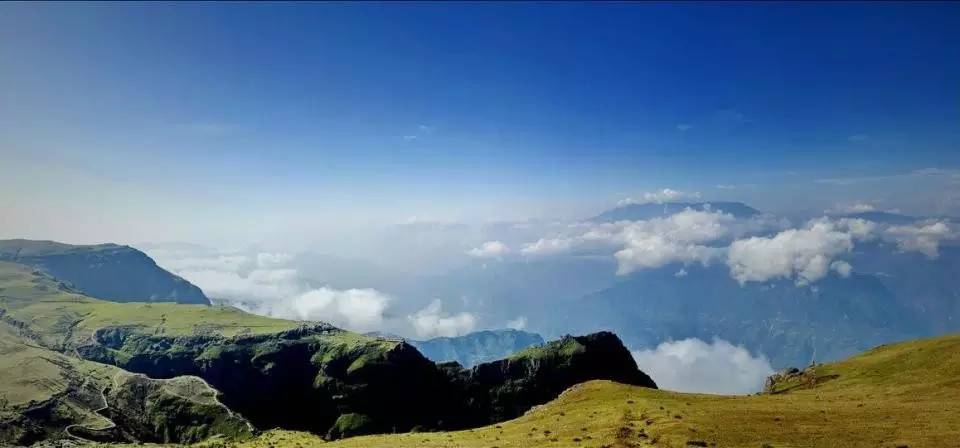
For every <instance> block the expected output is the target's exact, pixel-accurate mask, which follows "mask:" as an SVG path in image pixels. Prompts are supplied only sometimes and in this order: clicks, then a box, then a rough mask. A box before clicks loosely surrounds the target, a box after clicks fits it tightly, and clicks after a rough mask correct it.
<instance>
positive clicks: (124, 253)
mask: <svg viewBox="0 0 960 448" xmlns="http://www.w3.org/2000/svg"><path fill="white" fill-rule="evenodd" d="M0 261H10V262H15V263H20V264H24V265H29V266H33V267H35V268H37V269H41V270H43V271H45V272H47V273H49V274H50V275H52V276H54V277H56V278H57V279H58V280H62V281H64V282H68V283H70V284H71V285H72V286H73V287H75V288H76V289H78V290H80V291H82V292H83V293H84V294H87V295H90V296H92V297H97V298H101V299H104V300H111V301H115V302H177V303H196V304H209V303H210V301H209V300H208V299H207V297H206V296H205V295H204V294H203V291H201V290H200V288H198V287H196V286H194V285H193V284H191V283H190V282H188V281H186V280H184V279H182V278H180V277H178V276H176V275H174V274H172V273H170V272H168V271H166V270H164V269H163V268H161V267H159V266H157V264H156V263H155V262H154V261H153V260H152V259H151V258H150V257H148V256H147V255H146V254H144V253H143V252H141V251H139V250H137V249H134V248H132V247H129V246H120V245H116V244H97V245H89V246H78V245H71V244H63V243H57V242H54V241H32V240H0Z"/></svg>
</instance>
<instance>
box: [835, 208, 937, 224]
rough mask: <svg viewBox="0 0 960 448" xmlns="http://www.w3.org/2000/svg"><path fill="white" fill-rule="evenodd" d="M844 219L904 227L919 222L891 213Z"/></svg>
mask: <svg viewBox="0 0 960 448" xmlns="http://www.w3.org/2000/svg"><path fill="white" fill-rule="evenodd" d="M843 217H844V218H855V219H865V220H867V221H873V222H879V223H883V224H892V225H904V224H910V223H913V222H915V221H917V220H918V219H919V218H915V217H913V216H907V215H901V214H898V213H890V212H880V211H872V212H859V213H850V214H846V215H843Z"/></svg>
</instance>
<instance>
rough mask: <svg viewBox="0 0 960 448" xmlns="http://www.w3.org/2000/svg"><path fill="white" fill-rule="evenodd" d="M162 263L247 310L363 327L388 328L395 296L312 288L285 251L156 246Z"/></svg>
mask: <svg viewBox="0 0 960 448" xmlns="http://www.w3.org/2000/svg"><path fill="white" fill-rule="evenodd" d="M149 254H150V255H151V257H153V258H154V259H155V260H156V261H157V263H158V264H159V265H161V266H163V267H165V268H166V269H169V270H171V271H172V272H174V273H176V274H177V275H179V276H181V277H183V278H185V279H187V280H189V281H190V282H192V283H194V284H196V285H197V286H199V287H200V288H201V289H202V290H203V291H204V293H206V294H207V295H208V296H210V297H211V298H214V299H222V300H225V302H226V303H228V304H230V305H233V306H236V307H237V308H240V309H243V310H244V311H247V312H250V313H254V314H259V315H265V316H272V317H279V318H284V319H294V320H312V321H324V322H329V323H331V324H333V325H335V326H338V327H342V328H346V329H349V330H353V331H358V332H368V331H374V330H383V329H384V327H385V326H386V325H387V324H388V322H387V314H388V309H389V307H390V302H391V301H392V298H391V297H390V296H388V295H386V294H384V293H382V292H380V291H377V290H375V289H369V288H355V289H346V290H338V289H333V288H329V287H326V286H323V287H319V288H316V287H312V286H311V285H310V284H309V282H307V281H306V280H305V279H303V278H301V276H300V273H299V271H298V270H297V269H296V267H295V266H294V265H293V264H292V261H293V256H292V255H290V254H285V253H270V252H250V253H242V252H241V253H228V254H224V253H219V252H216V251H214V250H211V249H202V250H200V249H188V250H184V249H176V250H171V249H163V248H159V249H153V250H149Z"/></svg>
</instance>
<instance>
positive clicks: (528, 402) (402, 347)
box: [77, 324, 656, 438]
mask: <svg viewBox="0 0 960 448" xmlns="http://www.w3.org/2000/svg"><path fill="white" fill-rule="evenodd" d="M77 352H78V353H79V354H80V355H81V356H83V357H84V358H86V359H90V360H94V361H98V362H103V363H108V364H113V365H116V366H118V367H121V368H123V369H125V370H129V371H132V372H138V373H144V374H147V375H149V376H151V377H154V378H173V377H177V376H181V375H196V376H199V377H201V378H203V379H204V380H206V381H207V382H209V383H210V384H211V385H213V386H214V387H216V388H217V389H218V390H219V391H220V392H221V394H222V395H221V400H222V401H223V403H225V404H226V405H227V406H229V407H230V408H231V409H233V410H236V411H237V412H239V413H241V414H242V415H244V416H245V417H247V418H248V419H250V421H251V422H252V423H253V424H254V425H256V426H257V427H258V428H262V429H268V428H274V427H281V428H285V429H298V430H305V431H310V432H313V433H317V434H322V435H326V436H328V437H329V438H338V437H341V436H345V435H357V434H367V433H382V432H395V431H397V432H404V431H409V430H411V429H414V428H422V429H450V428H464V427H472V426H480V425H483V424H487V423H491V422H498V421H503V420H506V419H510V418H514V417H516V416H518V415H520V414H522V413H523V412H525V411H526V410H528V409H530V407H532V406H535V405H538V404H542V403H545V402H547V401H549V400H551V399H553V398H555V397H556V396H557V395H559V394H560V392H562V391H563V390H564V389H566V388H568V387H570V386H572V385H574V384H577V383H580V382H583V381H588V380H593V379H608V380H614V381H619V382H623V383H626V384H632V385H640V386H646V387H656V385H655V384H654V383H653V381H651V380H650V378H649V377H647V376H646V375H645V374H643V373H642V372H640V371H639V370H638V369H637V367H636V364H635V363H634V362H633V358H632V357H631V356H630V353H629V352H628V351H627V349H626V348H625V347H624V346H623V344H622V343H621V342H620V340H619V339H618V338H617V337H616V336H615V335H613V334H611V333H597V334H593V335H588V336H582V337H573V336H568V337H566V338H564V339H561V340H559V341H555V342H553V343H550V344H546V345H544V346H539V347H536V348H530V349H528V350H526V351H523V352H520V353H518V354H517V355H516V356H514V357H511V358H508V359H505V360H500V361H496V362H492V363H486V364H480V365H478V366H475V367H473V368H472V369H464V368H462V367H460V366H459V365H458V364H455V363H449V364H442V365H440V366H438V365H436V364H434V363H433V362H431V361H429V360H427V359H426V358H424V357H423V356H422V355H421V354H420V353H419V352H418V351H417V350H416V349H415V348H414V347H413V346H411V345H409V344H407V343H405V342H401V341H388V340H384V339H377V338H370V337H365V336H360V335H357V334H353V333H349V332H346V331H343V330H340V329H337V328H334V327H331V326H329V325H325V324H314V325H305V326H303V327H300V328H297V329H293V330H288V331H283V332H279V333H275V334H260V335H250V336H245V335H239V336H234V337H223V336H219V335H189V336H177V337H170V336H164V335H154V334H144V333H141V332H139V331H138V330H137V329H136V328H131V327H111V328H105V329H101V330H99V331H97V332H96V333H95V334H94V338H93V340H92V341H91V343H89V344H85V345H81V346H79V347H77Z"/></svg>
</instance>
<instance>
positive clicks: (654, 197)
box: [617, 188, 700, 205]
mask: <svg viewBox="0 0 960 448" xmlns="http://www.w3.org/2000/svg"><path fill="white" fill-rule="evenodd" d="M690 199H700V193H699V192H696V191H695V192H684V191H677V190H671V189H669V188H664V189H662V190H659V191H648V192H645V193H642V194H641V195H640V196H638V197H635V198H634V197H629V198H625V199H622V200H620V201H619V202H618V203H617V205H630V204H650V203H654V204H662V203H664V202H671V201H679V200H690Z"/></svg>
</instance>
